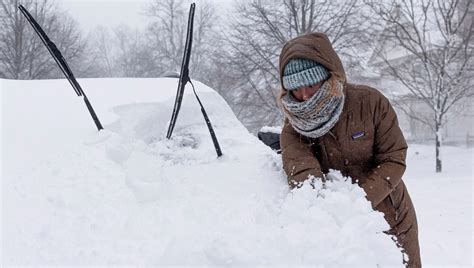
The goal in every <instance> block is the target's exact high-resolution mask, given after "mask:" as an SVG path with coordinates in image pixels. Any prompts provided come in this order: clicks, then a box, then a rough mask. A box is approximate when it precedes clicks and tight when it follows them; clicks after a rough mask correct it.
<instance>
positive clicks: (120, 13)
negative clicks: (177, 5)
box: [56, 0, 233, 31]
mask: <svg viewBox="0 0 474 268" xmlns="http://www.w3.org/2000/svg"><path fill="white" fill-rule="evenodd" d="M56 1H57V2H58V3H59V4H60V5H61V6H62V7H63V8H64V9H65V10H66V11H68V13H69V15H71V16H72V17H73V18H74V19H76V20H77V21H78V22H79V24H80V25H81V26H82V27H83V28H84V30H86V31H89V30H92V29H93V28H95V27H96V26H99V25H101V26H105V27H114V26H117V25H120V24H126V25H128V26H131V27H137V28H142V27H144V26H145V24H146V22H145V18H144V17H143V16H142V15H141V14H142V13H143V9H144V8H145V7H146V6H147V5H148V3H150V2H151V0H56ZM200 1H201V0H195V1H194V2H196V5H199V2H200ZM211 2H215V3H216V4H217V5H219V6H221V7H228V6H230V4H231V3H232V2H233V1H232V0H211ZM189 3H191V1H189Z"/></svg>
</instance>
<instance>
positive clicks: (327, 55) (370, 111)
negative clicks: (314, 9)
mask: <svg viewBox="0 0 474 268" xmlns="http://www.w3.org/2000/svg"><path fill="white" fill-rule="evenodd" d="M296 58H304V59H311V60H314V61H316V62H318V63H320V64H322V65H323V66H325V67H326V68H327V69H328V70H329V71H330V73H331V77H337V78H338V79H340V80H342V81H344V94H345V103H344V108H343V111H342V114H341V115H340V117H339V120H338V122H337V123H336V125H335V126H334V127H333V128H332V129H331V131H330V132H329V133H327V134H325V135H324V136H322V137H320V138H317V139H313V138H308V137H305V136H303V135H301V134H299V133H298V132H296V131H295V130H294V128H293V127H292V126H291V124H290V123H289V121H288V120H287V119H286V120H285V123H284V126H283V130H282V133H281V137H280V143H281V148H282V159H283V167H284V170H285V172H286V174H287V175H288V183H289V184H290V186H291V187H295V186H298V185H300V184H301V182H302V181H305V180H307V179H308V175H314V176H315V177H320V178H324V174H326V173H328V172H329V169H335V170H339V171H341V173H342V174H343V175H345V176H349V177H351V178H352V181H353V183H358V184H359V185H360V186H361V187H362V188H363V189H364V190H365V192H366V193H367V199H368V200H369V201H370V202H371V203H372V206H373V208H374V209H376V210H378V211H381V212H383V213H384V215H385V219H386V220H387V222H388V223H389V225H390V227H391V229H390V230H389V231H388V233H389V234H393V235H395V236H396V237H397V244H398V246H400V247H401V248H402V249H403V251H404V252H405V253H406V254H407V255H408V257H409V260H408V263H407V265H408V267H421V260H420V250H419V244H418V227H417V220H416V215H415V209H414V207H413V204H412V202H411V199H410V196H409V195H408V191H407V188H406V187H405V184H404V183H403V181H402V175H403V173H404V172H405V167H406V166H405V157H406V152H407V143H406V141H405V138H404V137H403V134H402V132H401V130H400V128H399V125H398V121H397V116H396V114H395V111H394V110H393V108H392V106H391V105H390V103H389V101H388V100H387V98H385V97H384V96H383V95H382V94H381V93H380V92H379V91H377V90H376V89H373V88H370V87H367V86H360V85H352V84H348V83H346V82H345V81H346V76H345V72H344V68H343V66H342V63H341V60H340V59H339V57H338V55H337V54H336V52H335V51H334V49H333V47H332V45H331V43H330V41H329V39H328V38H327V36H326V35H325V34H322V33H311V34H307V35H303V36H299V37H297V38H295V39H292V40H290V41H289V42H287V43H286V44H285V46H284V47H283V49H282V52H281V55H280V79H282V76H283V69H284V67H285V65H286V64H287V63H288V62H289V61H290V60H291V59H296ZM330 79H331V78H330ZM281 94H282V96H283V95H284V94H288V92H287V91H286V90H285V89H284V88H283V83H282V92H281ZM280 101H281V97H280Z"/></svg>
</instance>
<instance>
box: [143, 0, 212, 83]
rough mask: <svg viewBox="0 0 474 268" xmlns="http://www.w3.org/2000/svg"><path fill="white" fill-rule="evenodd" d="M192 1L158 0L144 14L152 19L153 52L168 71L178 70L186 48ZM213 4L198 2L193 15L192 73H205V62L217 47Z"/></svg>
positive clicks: (199, 74) (193, 74) (149, 30)
mask: <svg viewBox="0 0 474 268" xmlns="http://www.w3.org/2000/svg"><path fill="white" fill-rule="evenodd" d="M190 3H191V1H186V0H155V1H153V2H152V3H151V4H150V6H149V7H148V8H147V9H146V12H145V15H147V16H148V18H149V19H150V20H151V22H150V25H149V27H148V32H149V33H151V36H150V44H151V45H152V47H153V50H152V51H153V56H154V58H155V60H156V61H157V62H160V63H161V64H162V65H163V67H164V69H166V70H168V71H178V70H179V68H180V66H181V60H182V57H183V52H184V45H185V44H184V43H185V40H186V29H187V21H188V10H189V4H190ZM216 21H217V17H216V12H215V9H214V6H212V5H211V4H209V3H208V2H205V1H202V2H200V3H199V5H197V7H196V12H195V18H194V32H193V48H192V50H193V53H192V54H191V64H190V69H191V75H192V76H193V77H195V78H198V79H200V78H205V77H206V73H207V71H206V66H208V65H209V64H210V58H211V57H210V56H211V54H212V53H213V52H214V51H215V49H216V48H215V46H214V43H213V41H212V40H213V36H214V34H215V32H216V31H215V30H214V27H215V26H216Z"/></svg>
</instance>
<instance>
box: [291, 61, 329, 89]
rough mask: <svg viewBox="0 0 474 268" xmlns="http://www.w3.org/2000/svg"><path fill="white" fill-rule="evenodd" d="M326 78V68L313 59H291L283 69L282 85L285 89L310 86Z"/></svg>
mask: <svg viewBox="0 0 474 268" xmlns="http://www.w3.org/2000/svg"><path fill="white" fill-rule="evenodd" d="M328 78H329V72H328V70H327V69H326V68H325V67H324V66H322V65H321V64H319V63H317V62H315V61H313V60H308V59H292V60H290V61H289V62H288V63H287V64H286V65H285V68H284V69H283V87H284V88H285V89H286V90H295V89H297V88H300V87H307V86H311V85H314V84H317V83H319V82H321V81H324V80H326V79H328Z"/></svg>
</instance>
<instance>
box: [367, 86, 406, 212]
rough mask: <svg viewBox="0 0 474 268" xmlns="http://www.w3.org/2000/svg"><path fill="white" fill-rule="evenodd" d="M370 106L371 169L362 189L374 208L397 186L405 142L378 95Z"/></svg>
mask: <svg viewBox="0 0 474 268" xmlns="http://www.w3.org/2000/svg"><path fill="white" fill-rule="evenodd" d="M378 94H379V95H380V97H379V98H377V102H376V103H375V105H374V108H373V109H374V125H375V136H374V139H375V140H374V156H375V168H373V169H372V170H370V172H369V174H368V177H367V179H366V180H365V182H363V183H362V185H361V186H362V188H363V189H364V190H365V192H366V193H367V199H368V200H369V201H371V202H372V206H373V207H374V208H375V207H376V206H378V205H379V204H380V202H382V201H383V200H384V199H385V198H387V196H388V195H389V194H390V193H391V192H392V191H393V190H394V189H395V188H396V187H397V185H398V184H399V183H400V181H401V179H402V176H403V173H404V172H405V168H406V164H405V159H406V153H407V148H408V146H407V143H406V141H405V137H404V136H403V133H402V131H401V129H400V127H399V125H398V120H397V115H396V113H395V111H394V110H393V107H392V105H391V104H390V102H389V101H388V99H387V98H385V97H384V96H383V95H382V94H380V93H378Z"/></svg>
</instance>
